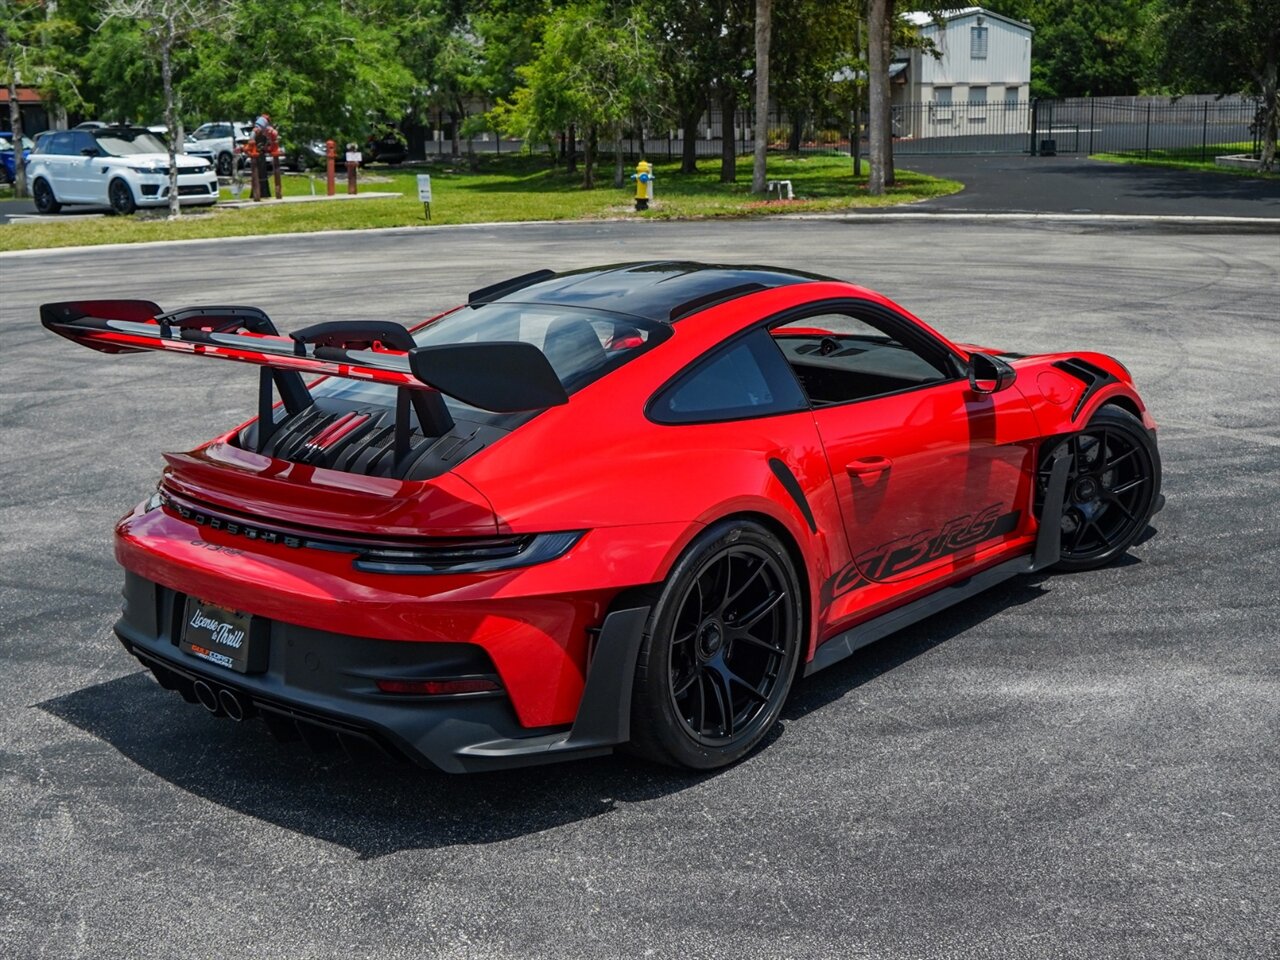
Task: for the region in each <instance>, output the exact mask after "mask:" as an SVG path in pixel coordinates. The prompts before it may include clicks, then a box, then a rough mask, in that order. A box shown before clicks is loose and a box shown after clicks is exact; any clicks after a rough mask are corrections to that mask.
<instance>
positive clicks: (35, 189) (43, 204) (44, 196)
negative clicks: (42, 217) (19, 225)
mask: <svg viewBox="0 0 1280 960" xmlns="http://www.w3.org/2000/svg"><path fill="white" fill-rule="evenodd" d="M31 198H32V199H33V200H34V201H35V204H36V211H37V212H38V213H45V214H52V213H57V212H58V211H59V210H61V209H62V204H60V203H59V202H58V199H57V197H55V196H54V195H53V187H51V186H49V182H48V181H47V180H45V179H44V178H43V177H41V178H38V179H37V180H36V182H35V183H33V184H32V185H31Z"/></svg>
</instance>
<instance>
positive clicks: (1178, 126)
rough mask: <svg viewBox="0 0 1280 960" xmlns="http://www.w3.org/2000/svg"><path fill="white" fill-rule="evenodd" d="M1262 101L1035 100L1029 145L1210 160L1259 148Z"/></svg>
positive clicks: (1040, 148)
mask: <svg viewBox="0 0 1280 960" xmlns="http://www.w3.org/2000/svg"><path fill="white" fill-rule="evenodd" d="M1259 107H1260V104H1259V101H1258V100H1257V99H1256V98H1252V97H1240V96H1236V97H1212V96H1198V97H1182V98H1179V99H1176V100H1175V99H1172V98H1167V97H1109V98H1105V99H1104V98H1101V97H1097V98H1090V97H1081V98H1076V99H1072V100H1039V101H1035V102H1033V103H1032V105H1031V115H1030V120H1029V124H1030V128H1031V137H1030V140H1029V143H1028V145H1027V148H1026V149H1027V150H1028V152H1030V153H1031V154H1032V155H1035V154H1037V153H1042V152H1044V149H1043V148H1044V147H1045V146H1046V144H1045V141H1050V144H1048V145H1049V146H1050V147H1051V149H1052V152H1056V153H1084V154H1092V153H1124V154H1131V155H1134V156H1141V157H1180V158H1185V159H1198V160H1212V159H1213V158H1214V157H1215V156H1217V155H1219V154H1222V153H1251V154H1253V155H1254V156H1257V155H1258V152H1259V137H1260V125H1259V123H1258V116H1259V112H1260V111H1259Z"/></svg>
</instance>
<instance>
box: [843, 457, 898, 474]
mask: <svg viewBox="0 0 1280 960" xmlns="http://www.w3.org/2000/svg"><path fill="white" fill-rule="evenodd" d="M892 466H893V461H892V460H890V459H889V458H888V457H863V458H861V459H860V460H854V461H853V462H852V463H850V464H849V465H848V466H846V467H845V468H844V469H845V471H846V472H847V473H848V474H849V476H851V477H867V476H870V475H871V474H873V473H884V471H886V470H888V469H889V468H890V467H892Z"/></svg>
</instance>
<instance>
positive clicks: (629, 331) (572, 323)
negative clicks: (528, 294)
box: [313, 303, 671, 419]
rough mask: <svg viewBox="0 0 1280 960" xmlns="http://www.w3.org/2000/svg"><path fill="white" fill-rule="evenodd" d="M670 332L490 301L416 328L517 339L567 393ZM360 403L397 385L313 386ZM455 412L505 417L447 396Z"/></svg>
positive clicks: (430, 334) (466, 338)
mask: <svg viewBox="0 0 1280 960" xmlns="http://www.w3.org/2000/svg"><path fill="white" fill-rule="evenodd" d="M669 336H671V327H670V326H668V325H667V324H665V323H655V322H654V321H651V320H642V319H640V318H639V317H632V316H629V315H627V314H620V313H609V312H607V311H601V310H585V309H579V308H576V307H562V306H557V305H554V304H544V303H533V304H526V303H489V304H481V305H479V306H475V307H470V306H467V307H459V308H458V309H457V310H454V311H453V312H451V313H448V314H446V315H445V316H443V317H441V318H440V319H438V320H436V321H434V322H432V323H430V324H428V325H427V326H425V327H423V328H422V329H421V330H418V331H417V332H415V333H414V335H413V339H414V342H415V343H416V344H417V345H418V346H420V347H427V346H437V345H440V344H447V343H493V342H497V341H510V340H519V341H521V342H523V343H531V344H533V345H534V346H535V347H537V348H538V349H539V350H541V351H542V353H543V355H544V356H546V358H547V360H548V361H549V362H550V364H551V367H552V369H553V370H555V372H556V376H557V377H559V378H560V382H561V383H562V384H563V385H564V388H565V391H566V392H567V393H570V394H572V393H574V392H575V391H577V390H581V389H582V388H583V387H585V386H586V385H587V384H589V383H591V382H593V381H595V380H598V379H600V378H601V377H603V376H605V375H606V374H608V373H610V372H611V371H613V370H616V369H617V368H618V367H620V366H622V365H623V364H624V363H626V362H627V361H629V360H631V359H632V358H634V357H636V356H638V355H639V354H641V353H643V352H644V351H645V350H647V349H649V348H650V347H653V346H656V345H657V344H659V343H661V342H662V341H663V340H665V339H667V337H669ZM313 392H314V393H315V394H316V395H317V396H330V397H337V398H341V399H343V400H350V401H353V402H356V403H361V404H377V405H380V406H390V405H391V404H392V403H394V402H395V390H394V388H393V387H385V386H381V385H376V384H368V383H360V382H358V381H354V380H338V379H336V378H333V379H329V380H326V381H325V382H324V383H322V384H320V385H318V386H317V387H316V388H315V390H314V391H313ZM445 402H446V403H447V404H448V405H449V407H450V409H452V410H453V411H454V412H455V413H462V414H464V415H465V416H467V417H468V418H469V419H477V414H478V415H479V418H483V419H490V418H497V419H502V416H501V415H496V414H487V415H486V414H485V413H484V412H483V411H477V410H475V409H474V408H472V407H469V406H467V405H465V404H462V403H460V402H459V401H456V400H453V399H452V398H449V397H446V398H445Z"/></svg>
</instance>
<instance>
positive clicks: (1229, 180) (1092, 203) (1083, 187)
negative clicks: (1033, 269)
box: [896, 156, 1280, 253]
mask: <svg viewBox="0 0 1280 960" xmlns="http://www.w3.org/2000/svg"><path fill="white" fill-rule="evenodd" d="M896 163H897V165H898V166H900V167H903V168H905V169H908V170H917V171H919V172H921V173H928V174H932V175H934V176H938V177H949V178H951V179H953V180H959V181H960V182H961V183H963V184H964V185H965V189H964V191H963V192H961V193H957V194H953V195H952V196H949V197H939V198H937V199H935V200H926V201H924V202H923V203H917V204H912V205H911V206H910V207H905V208H903V209H911V210H916V211H929V210H936V211H946V212H965V213H1096V214H1128V215H1139V216H1176V217H1274V218H1280V179H1275V180H1264V179H1261V178H1258V177H1243V176H1235V175H1232V174H1227V173H1222V174H1218V173H1200V172H1196V171H1183V170H1168V169H1165V168H1162V167H1144V166H1138V165H1135V164H1123V163H1103V162H1102V161H1100V160H1089V159H1087V158H1083V157H1068V156H1058V157H1029V156H946V157H929V156H904V157H899V158H897V160H896ZM1278 253H1280V251H1278Z"/></svg>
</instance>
